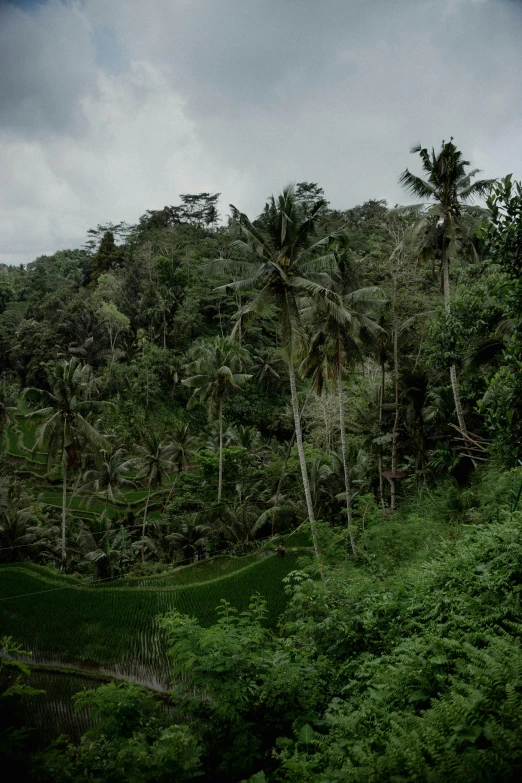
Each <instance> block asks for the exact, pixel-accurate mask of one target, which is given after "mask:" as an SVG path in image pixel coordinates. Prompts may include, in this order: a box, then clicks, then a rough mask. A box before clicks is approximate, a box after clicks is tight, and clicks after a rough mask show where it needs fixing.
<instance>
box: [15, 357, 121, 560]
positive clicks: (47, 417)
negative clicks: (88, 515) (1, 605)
mask: <svg viewBox="0 0 522 783" xmlns="http://www.w3.org/2000/svg"><path fill="white" fill-rule="evenodd" d="M47 381H48V384H49V388H50V390H49V391H48V390H47V389H36V388H34V387H30V388H27V389H25V390H24V392H23V396H24V397H25V398H26V399H28V400H32V399H37V400H39V401H40V402H42V403H43V407H42V408H39V409H38V410H36V411H33V412H32V413H28V414H27V415H26V418H27V419H28V420H29V421H37V422H39V426H38V429H37V431H36V442H35V446H34V448H35V450H36V449H43V450H45V451H47V469H48V470H49V469H50V468H51V467H52V465H53V462H54V460H55V459H56V458H57V457H58V456H60V461H61V467H62V568H64V567H65V561H66V551H65V530H66V515H67V471H68V468H69V467H70V466H74V467H78V466H79V464H81V459H80V454H81V451H82V449H84V448H85V447H86V446H90V447H94V449H95V450H100V449H102V448H107V442H106V440H105V438H104V437H103V435H101V434H100V433H99V432H98V430H97V429H96V428H95V427H94V426H93V425H92V424H91V423H90V422H89V421H88V420H87V418H86V417H87V416H88V415H89V414H90V413H92V412H94V411H95V410H100V409H103V408H104V407H106V406H108V405H110V404H111V403H108V402H104V401H97V400H93V399H92V395H93V394H95V393H96V392H97V383H96V380H95V378H94V376H93V373H92V370H91V368H90V366H89V365H88V364H82V363H81V362H80V361H79V359H77V358H76V357H73V358H72V359H70V360H69V361H66V360H62V361H59V362H54V363H53V364H51V366H50V367H49V369H48V371H47Z"/></svg>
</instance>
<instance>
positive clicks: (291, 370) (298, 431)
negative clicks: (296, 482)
mask: <svg viewBox="0 0 522 783" xmlns="http://www.w3.org/2000/svg"><path fill="white" fill-rule="evenodd" d="M288 376H289V379H290V394H291V399H292V411H293V414H294V426H295V439H296V442H297V451H298V454H299V463H300V465H301V476H302V479H303V489H304V495H305V500H306V509H307V511H308V521H309V522H310V531H311V533H312V541H313V544H314V551H315V555H316V557H317V560H318V562H319V563H320V567H321V576H322V577H323V579H324V573H323V567H322V564H321V558H320V554H319V545H318V542H317V531H316V529H315V517H314V508H313V504H312V495H311V492H310V482H309V481H308V470H307V467H306V459H305V453H304V447H303V433H302V430H301V417H300V416H299V402H298V400H297V388H296V384H295V368H294V365H293V363H292V361H289V362H288Z"/></svg>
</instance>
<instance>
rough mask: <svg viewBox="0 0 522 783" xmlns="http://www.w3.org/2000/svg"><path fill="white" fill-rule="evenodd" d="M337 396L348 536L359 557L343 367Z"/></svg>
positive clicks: (354, 554)
mask: <svg viewBox="0 0 522 783" xmlns="http://www.w3.org/2000/svg"><path fill="white" fill-rule="evenodd" d="M337 394H338V396H339V426H340V429H341V454H342V456H343V470H344V487H345V495H346V520H347V523H348V535H349V536H350V544H351V546H352V554H353V556H354V557H357V555H358V554H359V550H358V549H357V546H356V544H355V537H354V534H353V525H352V483H351V479H350V468H349V467H348V458H347V456H346V431H345V423H344V395H343V381H342V373H341V365H340V364H339V366H338V368H337Z"/></svg>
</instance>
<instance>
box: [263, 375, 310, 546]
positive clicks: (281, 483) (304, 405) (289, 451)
mask: <svg viewBox="0 0 522 783" xmlns="http://www.w3.org/2000/svg"><path fill="white" fill-rule="evenodd" d="M311 393H312V391H311V389H310V391H309V392H308V395H307V397H306V400H305V401H304V402H303V407H302V408H301V411H300V413H299V420H301V416H302V415H303V412H304V409H305V408H306V404H307V402H308V400H309V399H310V395H311ZM294 440H295V429H294V431H293V432H292V437H291V438H290V443H289V444H288V449H287V451H286V455H285V461H284V462H283V468H282V470H281V474H280V476H279V481H278V482H277V489H276V493H275V500H274V509H273V511H272V537H273V536H274V533H275V518H276V509H277V504H278V502H279V495H280V494H281V488H282V486H283V481H284V479H285V475H286V466H287V464H288V460H289V459H290V454H291V453H292V446H293V445H294Z"/></svg>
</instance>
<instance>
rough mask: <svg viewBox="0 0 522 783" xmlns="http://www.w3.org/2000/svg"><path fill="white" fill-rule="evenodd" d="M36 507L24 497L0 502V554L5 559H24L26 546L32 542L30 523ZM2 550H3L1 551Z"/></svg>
mask: <svg viewBox="0 0 522 783" xmlns="http://www.w3.org/2000/svg"><path fill="white" fill-rule="evenodd" d="M35 518H36V509H35V507H34V506H32V505H31V504H30V503H29V502H28V501H27V500H26V499H24V498H14V499H10V500H9V502H8V503H5V504H4V503H1V504H0V554H1V555H2V558H3V557H5V558H6V559H7V560H24V559H25V558H26V556H27V555H26V552H27V546H28V545H29V544H31V543H34V536H32V535H31V533H32V527H31V526H32V524H33V523H34V522H35ZM2 550H5V552H4V551H2Z"/></svg>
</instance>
